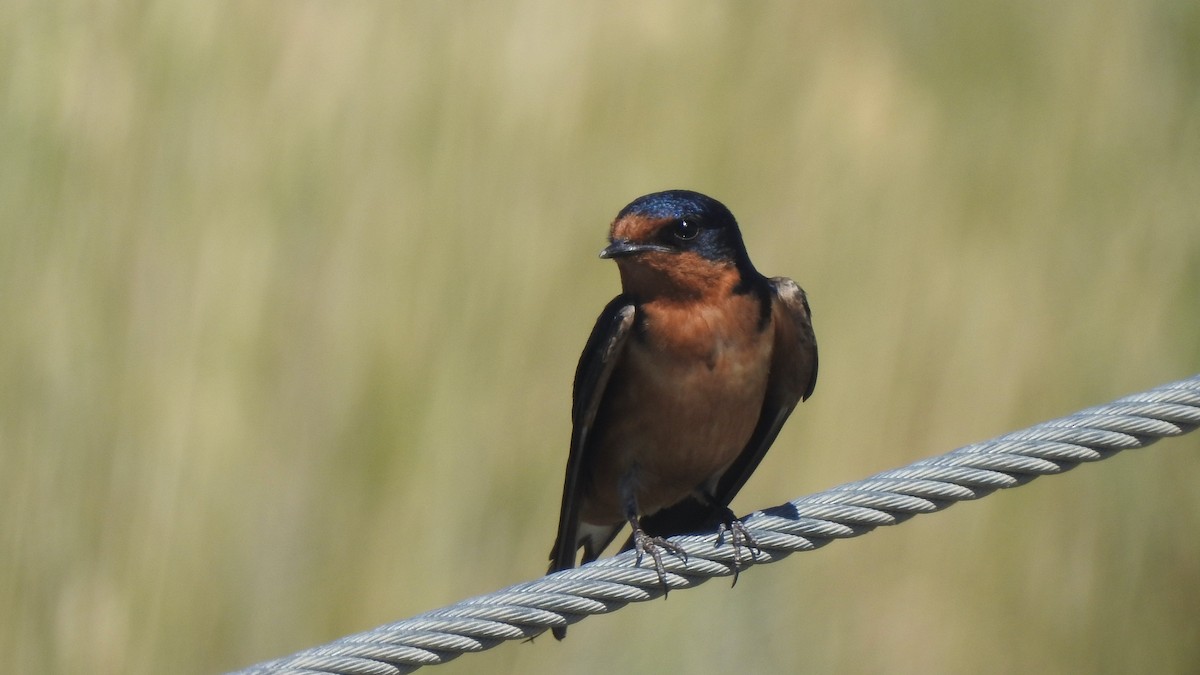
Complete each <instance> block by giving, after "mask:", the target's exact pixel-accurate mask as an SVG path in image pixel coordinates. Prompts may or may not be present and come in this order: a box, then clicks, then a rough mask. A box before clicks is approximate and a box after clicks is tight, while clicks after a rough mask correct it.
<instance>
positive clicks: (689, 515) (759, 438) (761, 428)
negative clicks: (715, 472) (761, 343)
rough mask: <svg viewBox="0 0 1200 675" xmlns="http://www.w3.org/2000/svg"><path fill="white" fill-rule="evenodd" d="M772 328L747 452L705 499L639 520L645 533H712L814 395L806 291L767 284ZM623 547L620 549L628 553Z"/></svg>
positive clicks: (781, 281) (813, 343) (781, 282)
mask: <svg viewBox="0 0 1200 675" xmlns="http://www.w3.org/2000/svg"><path fill="white" fill-rule="evenodd" d="M768 289H769V292H768V295H769V298H770V302H771V314H772V319H773V324H774V330H775V335H774V344H773V346H772V350H771V373H770V375H769V376H768V378H767V391H766V396H765V397H764V399H763V406H762V411H761V412H760V413H759V416H758V424H757V425H755V427H754V432H753V433H752V434H751V436H750V440H749V441H748V442H747V443H746V447H745V448H743V449H742V452H741V454H739V455H738V456H737V459H735V460H734V461H733V463H732V464H730V465H729V468H728V469H726V470H725V472H724V473H723V474H722V475H721V477H720V478H719V479H718V480H717V482H716V485H715V486H714V487H713V490H712V494H710V495H707V496H708V497H709V499H707V500H703V501H702V500H700V499H696V498H692V499H685V500H684V501H682V502H679V503H678V504H676V505H674V506H671V507H668V508H665V509H663V510H661V511H659V512H658V513H655V514H654V515H652V516H648V517H646V518H643V519H642V523H641V524H642V528H643V529H645V530H646V532H647V533H649V534H651V535H654V536H659V537H667V536H671V535H675V534H686V533H690V532H699V531H702V530H708V529H711V528H715V527H716V526H717V525H718V524H720V523H721V522H723V519H724V518H725V517H726V515H727V513H728V506H729V503H730V502H732V501H733V498H734V496H735V495H736V494H737V493H738V491H739V490H741V489H742V486H743V485H745V484H746V481H747V480H748V479H749V478H750V474H752V473H754V470H755V469H756V468H758V464H759V463H760V462H761V461H762V458H763V456H765V455H766V454H767V449H768V448H770V447H771V444H772V443H774V442H775V437H776V436H778V435H779V430H780V429H782V428H783V423H784V422H785V421H787V418H788V415H791V414H792V410H793V409H795V407H796V404H798V403H799V402H800V401H802V400H804V399H806V398H808V397H809V396H810V395H812V392H813V388H814V387H815V386H816V384H817V339H816V336H815V335H814V334H813V329H812V318H811V316H810V313H809V309H808V300H807V299H806V298H805V296H804V290H803V289H801V288H800V286H798V285H797V284H796V282H794V281H792V280H791V279H788V278H786V277H775V278H773V279H771V280H769V281H768ZM629 547H630V542H626V544H625V546H624V548H629Z"/></svg>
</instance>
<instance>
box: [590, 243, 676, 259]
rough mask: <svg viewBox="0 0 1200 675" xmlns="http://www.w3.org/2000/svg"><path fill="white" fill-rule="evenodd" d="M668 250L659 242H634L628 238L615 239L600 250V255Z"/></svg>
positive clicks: (613, 255)
mask: <svg viewBox="0 0 1200 675" xmlns="http://www.w3.org/2000/svg"><path fill="white" fill-rule="evenodd" d="M670 250H671V249H669V248H667V247H666V246H663V245H661V244H636V243H634V242H632V241H629V240H628V239H617V240H615V241H613V242H612V243H611V244H609V245H608V246H607V247H605V249H604V250H603V251H600V257H601V258H604V259H609V258H624V257H625V256H630V255H635V254H637V253H646V252H648V251H661V252H669V251H670Z"/></svg>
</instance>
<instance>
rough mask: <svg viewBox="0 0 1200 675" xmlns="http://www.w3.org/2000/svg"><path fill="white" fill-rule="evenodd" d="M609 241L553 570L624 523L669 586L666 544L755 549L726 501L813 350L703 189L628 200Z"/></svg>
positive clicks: (587, 553) (578, 386) (796, 390)
mask: <svg viewBox="0 0 1200 675" xmlns="http://www.w3.org/2000/svg"><path fill="white" fill-rule="evenodd" d="M609 242H610V243H609V245H608V247H607V248H605V249H604V250H603V251H601V252H600V257H601V258H608V259H612V260H615V261H616V263H617V268H618V269H619V270H620V273H621V290H622V292H621V294H620V295H618V296H617V297H616V298H613V300H612V301H611V302H609V303H608V306H607V307H605V308H604V311H603V312H602V313H601V314H600V318H599V319H598V320H597V321H596V326H595V327H594V328H593V329H592V333H591V336H590V337H589V338H588V341H587V345H586V346H585V347H584V349H583V355H582V356H580V359H579V365H578V367H577V368H576V371H575V387H574V398H573V402H572V406H571V421H572V430H571V452H570V455H569V457H568V459H567V475H566V480H565V484H564V486H563V497H562V508H561V511H560V513H559V522H558V538H557V540H556V541H555V542H554V548H553V549H552V550H551V552H550V571H551V572H554V571H558V570H564V569H569V568H572V567H574V566H575V564H576V555H577V553H578V551H579V549H580V548H582V549H583V562H584V563H586V562H590V561H592V560H595V559H596V558H597V557H598V556H599V555H600V553H601V551H603V550H604V549H605V548H606V547H607V546H608V545H609V544H610V543H611V542H612V540H613V539H614V538H615V537H616V536H617V533H618V532H619V531H620V530H621V528H622V527H624V526H625V524H629V525H630V526H631V527H632V528H633V534H632V536H631V537H630V539H629V541H627V542H626V544H625V548H626V549H628V548H634V549H636V550H637V552H638V561H639V563H640V561H641V557H642V554H643V553H648V554H650V556H651V557H652V558H653V560H654V564H655V569H656V570H657V572H658V576H659V580H660V581H661V582H662V584H663V587H664V589H665V588H666V585H667V582H666V574H665V571H664V569H663V565H662V551H664V550H665V551H668V552H671V553H677V554H679V553H682V550H681V549H679V548H678V547H677V546H675V545H674V544H671V543H670V542H668V541H666V540H665V539H664V537H667V536H670V535H674V534H683V533H688V532H696V531H700V530H705V529H711V528H713V527H717V526H722V527H723V528H724V529H727V530H728V531H729V534H730V541H731V543H732V544H733V546H734V554H735V555H734V558H735V560H736V559H738V558H739V556H740V549H741V548H742V547H745V546H754V545H755V542H754V540H753V539H752V538H750V536H749V533H748V532H747V531H746V529H745V528H744V527H743V526H742V524H741V522H740V521H738V520H737V519H736V518H735V517H734V514H733V512H732V511H730V509H729V502H730V501H732V500H733V497H734V495H736V494H737V492H738V490H740V489H741V487H742V485H744V484H745V482H746V480H747V479H748V478H749V477H750V474H751V473H752V472H753V471H754V469H755V468H756V467H757V466H758V463H759V462H760V461H762V458H763V455H764V454H766V452H767V448H769V447H770V446H771V443H772V442H773V441H774V440H775V437H776V436H777V435H778V434H779V430H780V428H781V427H782V426H783V423H784V421H785V420H786V419H787V418H788V415H789V414H791V412H792V409H793V408H795V406H796V404H797V403H799V402H800V401H802V400H804V399H806V398H808V396H809V395H810V394H812V392H813V386H814V385H815V384H816V379H817V343H816V338H815V337H814V335H813V330H812V323H811V321H810V319H809V309H808V302H807V300H806V299H805V296H804V291H803V290H801V288H800V287H799V286H798V285H796V283H795V282H794V281H792V280H791V279H787V278H784V277H775V278H772V279H768V278H766V277H764V276H763V275H762V274H759V272H758V271H757V270H756V269H754V265H752V264H751V263H750V257H749V256H748V255H747V253H746V247H745V245H744V244H743V243H742V235H741V232H740V231H739V230H738V226H737V222H736V221H735V220H734V218H733V214H732V213H730V212H729V209H727V208H725V206H724V205H723V204H721V203H720V202H718V201H717V200H715V199H712V198H711V197H707V196H705V195H702V194H700V193H697V192H691V191H688V190H670V191H667V192H656V193H654V194H649V195H646V196H644V197H639V198H637V199H635V200H634V201H633V202H632V203H630V204H629V205H628V206H626V207H625V208H624V209H622V210H621V212H620V213H618V214H617V217H616V220H614V221H613V223H612V226H611V230H610V234H609ZM723 531H724V530H722V532H723ZM735 567H736V565H735ZM554 635H555V637H557V638H558V639H560V640H561V639H562V638H563V637H564V636H565V635H566V628H565V627H559V628H555V629H554Z"/></svg>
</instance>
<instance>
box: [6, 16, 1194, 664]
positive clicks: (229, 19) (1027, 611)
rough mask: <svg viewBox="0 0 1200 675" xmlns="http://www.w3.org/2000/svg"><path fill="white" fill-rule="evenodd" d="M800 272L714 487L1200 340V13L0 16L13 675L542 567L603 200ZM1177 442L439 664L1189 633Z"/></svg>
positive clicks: (293, 635)
mask: <svg viewBox="0 0 1200 675" xmlns="http://www.w3.org/2000/svg"><path fill="white" fill-rule="evenodd" d="M672 187H688V188H692V189H696V190H700V191H703V192H707V193H709V194H712V195H713V196H715V197H717V198H718V199H721V200H722V201H724V202H725V203H727V204H728V205H729V206H730V208H731V209H732V210H733V212H734V213H735V214H736V215H737V216H738V217H739V219H740V221H741V223H742V227H743V231H744V232H745V236H746V240H747V244H748V247H749V250H750V252H751V255H752V257H753V258H754V261H755V263H756V264H757V265H758V267H759V268H760V269H761V270H762V271H764V272H766V273H768V274H776V275H786V276H791V277H793V278H795V279H796V280H798V281H799V282H800V283H801V284H802V285H803V286H804V287H805V288H806V289H807V290H808V292H809V296H810V299H811V301H812V305H813V310H814V313H815V322H816V328H817V334H818V338H819V340H820V344H821V379H820V382H819V384H818V387H817V392H816V395H815V397H814V398H813V399H812V401H810V402H809V403H807V404H805V405H804V406H802V408H801V409H800V411H799V412H798V413H797V414H796V415H795V417H794V418H793V421H792V423H791V424H790V425H789V426H788V428H787V429H785V432H784V434H783V435H782V436H781V437H780V439H779V441H778V442H777V444H776V446H775V448H774V450H773V451H772V453H771V454H770V455H768V457H767V460H766V462H765V463H764V465H763V467H762V469H760V471H759V473H758V475H756V476H755V477H754V479H753V480H752V481H751V482H750V483H749V484H748V485H747V487H746V489H745V490H744V491H743V492H742V494H741V496H740V497H739V498H738V500H737V501H736V502H735V504H734V506H735V507H736V509H737V510H739V511H741V512H746V511H749V510H752V509H755V508H759V507H765V506H769V505H773V504H776V503H779V502H781V501H783V500H785V499H788V498H791V497H794V496H797V495H799V494H804V493H808V492H812V491H815V490H819V489H822V488H825V487H829V486H831V485H834V484H836V483H840V482H844V481H846V480H851V479H855V478H859V477H862V476H865V475H867V474H869V473H872V472H875V471H878V470H882V469H885V468H890V467H893V466H897V465H900V464H903V463H906V462H909V461H911V460H914V459H917V458H919V457H922V456H926V455H930V454H935V453H939V452H943V451H946V450H949V449H951V448H953V447H955V446H957V445H962V444H964V443H967V442H970V441H974V440H979V439H983V438H986V437H989V436H991V435H994V434H997V433H1001V432H1005V431H1009V430H1011V429H1013V428H1017V427H1020V426H1024V425H1027V424H1030V423H1033V422H1036V421H1039V420H1042V419H1045V418H1049V417H1052V416H1056V415H1059V414H1063V413H1067V412H1070V411H1073V410H1075V409H1077V408H1079V407H1083V406H1086V405H1090V404H1094V403H1100V402H1104V401H1107V400H1109V399H1111V398H1113V397H1116V396H1119V395H1122V394H1125V393H1128V392H1131V391H1136V390H1140V389H1143V388H1146V387H1150V386H1153V385H1157V384H1160V383H1162V382H1166V381H1169V380H1173V379H1178V378H1181V377H1184V376H1187V375H1190V374H1192V373H1194V372H1196V371H1198V370H1200V312H1198V309H1200V302H1198V300H1200V6H1198V5H1197V4H1196V3H1194V2H1174V1H1167V0H1163V1H1157V2H1154V1H1148V2H1140V3H1129V2H1115V1H1107V0H1105V1H1101V2H1097V3H1042V2H1015V3H975V4H967V3H961V4H960V3H931V2H909V3H886V4H885V3H880V4H859V3H851V4H845V3H819V4H818V3H803V4H794V3H773V4H758V5H755V6H754V8H750V7H743V6H741V5H736V4H733V3H727V4H720V3H684V2H666V3H653V4H643V3H616V4H610V3H598V2H592V3H587V2H585V3H553V2H541V3H537V2H525V3H410V2H395V3H381V2H359V1H356V0H349V1H347V2H336V3H334V2H306V1H292V2H265V3H246V2H229V1H227V0H213V1H206V2H192V3H169V2H124V3H121V2H87V1H82V0H64V1H63V2H54V3H52V2H33V1H31V0H7V2H5V3H3V4H2V5H0V384H2V386H0V671H2V672H11V673H81V672H86V673H92V674H108V673H134V674H140V673H189V672H195V673H208V672H217V671H221V670H225V669H231V668H234V667H238V666H243V665H248V664H250V663H252V662H255V661H259V660H263V659H266V658H270V657H274V656H280V655H283V654H286V653H290V652H292V651H295V650H297V649H300V648H304V647H308V646H311V645H314V644H318V643H323V642H326V641H328V640H330V639H333V638H335V637H338V636H340V635H343V634H346V633H350V632H354V631H358V630H362V629H366V628H369V627H372V626H374V625H377V624H380V623H384V622H387V621H389V620H392V619H396V618H402V617H406V616H409V615H412V614H415V613H418V612H420V611H424V610H427V609H431V608H434V607H439V606H441V605H444V604H447V603H450V602H453V601H456V600H459V599H461V598H464V597H467V596H470V595H476V594H479V593H483V592H486V591H489V590H492V589H494V588H497V587H500V586H503V585H507V584H510V583H514V582H516V581H520V580H523V579H527V578H531V577H534V576H536V575H538V574H540V573H541V572H542V571H543V569H544V567H545V557H546V553H547V552H548V550H549V547H550V544H551V542H552V539H553V528H554V526H555V522H556V518H557V505H558V499H559V490H560V485H561V483H560V481H561V478H562V468H563V464H564V462H565V461H566V440H567V435H568V399H569V394H570V381H571V376H572V373H573V369H574V366H575V359H576V357H577V356H578V353H579V350H580V349H581V348H582V346H583V342H584V339H585V338H586V336H587V334H588V331H589V330H590V328H591V324H592V320H593V319H594V318H595V315H596V314H597V313H598V312H599V310H600V308H601V307H602V306H603V304H604V303H605V301H607V300H608V299H609V298H610V297H611V296H612V295H614V294H615V293H616V291H617V288H618V281H617V273H616V269H615V268H614V266H613V265H612V264H611V263H608V262H604V261H600V260H597V259H596V253H597V252H598V251H599V249H600V248H601V246H602V245H603V241H604V237H605V234H606V230H605V228H606V226H607V224H608V222H609V220H610V219H611V218H612V216H613V215H615V213H616V211H617V210H618V209H619V208H620V207H621V206H623V205H624V204H625V203H626V202H627V201H629V200H630V199H631V198H633V197H635V196H637V195H640V194H643V193H646V192H651V191H654V190H659V189H664V188H672ZM1198 447H1200V438H1197V437H1187V438H1185V439H1182V440H1176V441H1168V442H1166V443H1164V444H1163V445H1162V446H1161V447H1158V448H1155V449H1153V450H1150V451H1146V452H1140V453H1129V454H1128V455H1127V456H1124V457H1118V458H1115V459H1113V460H1111V461H1108V462H1105V463H1103V464H1101V465H1098V466H1092V467H1084V468H1082V469H1079V470H1078V471H1076V472H1073V473H1071V474H1069V475H1067V476H1064V477H1056V478H1049V479H1045V480H1041V481H1038V482H1036V483H1034V484H1033V485H1030V486H1028V487H1024V488H1021V489H1020V490H1016V491H1013V492H1010V493H1006V494H1001V495H996V496H994V497H991V498H989V499H987V500H985V501H983V502H980V503H978V504H969V505H963V506H959V507H956V508H954V509H952V510H950V511H948V512H946V513H944V514H938V515H935V516H929V517H923V518H919V519H917V520H916V521H914V522H912V523H910V524H907V525H905V526H903V527H902V528H898V529H895V530H890V531H886V532H880V533H876V534H873V535H871V536H869V537H866V538H864V539H861V540H855V541H853V542H846V543H839V544H835V545H833V546H831V547H829V548H828V549H825V550H823V551H821V552H818V553H815V554H811V555H805V556H797V557H796V558H794V559H792V560H789V561H787V562H784V563H781V564H779V565H772V566H770V567H768V568H764V569H761V570H755V571H754V572H753V573H750V574H747V575H745V576H743V577H742V580H741V582H740V583H739V584H738V587H737V588H736V589H734V590H732V591H731V590H730V589H729V588H728V586H727V584H723V583H719V582H717V583H712V584H709V585H707V586H705V587H704V588H702V589H699V590H696V591H693V592H688V593H680V594H678V595H672V596H671V599H670V600H669V601H668V602H655V603H650V604H648V605H642V606H638V607H633V608H629V609H627V610H625V611H623V612H622V613H620V614H619V615H617V616H611V617H600V618H596V619H592V620H588V621H586V622H584V623H583V624H580V625H579V626H578V627H577V628H576V629H574V630H572V632H571V635H570V637H569V638H568V640H567V641H566V642H564V643H562V644H556V643H554V641H553V640H545V639H539V640H538V641H537V642H536V643H535V644H533V645H516V644H514V645H504V646H502V647H500V648H498V649H496V650H494V651H492V652H488V653H487V654H483V655H475V656H469V657H465V658H463V659H461V660H460V661H458V662H455V663H453V664H450V665H448V666H446V667H444V668H441V669H439V670H438V671H437V672H443V671H444V672H446V673H473V672H489V673H504V672H512V673H560V672H572V673H611V672H625V673H641V672H657V671H660V670H664V669H668V670H670V671H674V672H697V673H730V672H753V673H767V672H780V673H783V672H800V671H802V670H803V671H805V672H843V673H845V672H864V673H868V672H889V673H954V672H997V673H1000V672H1022V671H1026V672H1039V673H1040V672H1046V673H1056V672H1058V673H1062V672H1135V671H1136V672H1156V673H1185V672H1197V671H1200V640H1197V635H1200V609H1198V608H1200V562H1198V561H1200V537H1197V536H1196V533H1197V532H1200V491H1198V490H1197V489H1196V485H1197V481H1196V476H1197V475H1200V454H1197V452H1196V451H1197V448H1198Z"/></svg>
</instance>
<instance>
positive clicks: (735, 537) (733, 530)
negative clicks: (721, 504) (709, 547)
mask: <svg viewBox="0 0 1200 675" xmlns="http://www.w3.org/2000/svg"><path fill="white" fill-rule="evenodd" d="M726 532H728V533H729V545H730V546H732V547H733V565H732V567H733V584H732V585H734V586H736V585H737V581H738V573H739V572H740V571H741V569H742V550H743V549H744V550H745V551H746V552H747V553H749V554H750V559H751V560H754V559H755V558H757V557H758V552H759V551H760V550H762V549H760V548H759V546H758V542H757V541H755V540H754V537H753V536H751V534H750V530H748V529H746V526H745V525H743V524H742V521H740V520H738V519H737V518H734V517H733V514H730V516H729V519H728V520H727V521H725V522H723V523H721V526H720V527H719V528H717V544H718V545H720V544H721V542H722V541H724V539H725V533H726Z"/></svg>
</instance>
